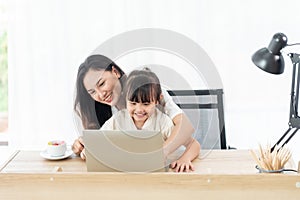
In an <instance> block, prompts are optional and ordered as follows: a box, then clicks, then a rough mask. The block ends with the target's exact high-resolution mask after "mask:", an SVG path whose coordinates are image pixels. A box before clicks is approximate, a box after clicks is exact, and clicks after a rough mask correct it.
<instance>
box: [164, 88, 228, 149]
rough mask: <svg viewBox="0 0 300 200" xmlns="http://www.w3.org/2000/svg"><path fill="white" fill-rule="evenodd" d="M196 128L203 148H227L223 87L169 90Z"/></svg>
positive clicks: (197, 136)
mask: <svg viewBox="0 0 300 200" xmlns="http://www.w3.org/2000/svg"><path fill="white" fill-rule="evenodd" d="M168 93H169V94H170V96H171V97H172V98H173V100H174V102H175V103H176V104H177V105H178V106H179V107H180V108H181V109H182V110H183V111H184V112H185V114H186V115H187V117H188V118H189V119H190V120H191V122H192V124H193V125H194V128H195V133H194V137H195V138H196V139H197V140H198V141H199V142H200V144H201V148H202V149H227V144H226V135H225V122H224V107H223V89H211V90H168Z"/></svg>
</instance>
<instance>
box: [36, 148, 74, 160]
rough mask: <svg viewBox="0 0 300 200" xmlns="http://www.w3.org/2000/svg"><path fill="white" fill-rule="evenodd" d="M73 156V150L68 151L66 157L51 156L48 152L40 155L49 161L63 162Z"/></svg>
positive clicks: (45, 151)
mask: <svg viewBox="0 0 300 200" xmlns="http://www.w3.org/2000/svg"><path fill="white" fill-rule="evenodd" d="M72 154H73V151H72V150H71V149H68V150H67V151H66V153H65V155H62V156H51V155H50V154H48V153H47V150H44V151H42V152H41V153H40V155H41V156H42V157H43V158H46V159H48V160H62V159H66V158H68V157H70V156H71V155H72Z"/></svg>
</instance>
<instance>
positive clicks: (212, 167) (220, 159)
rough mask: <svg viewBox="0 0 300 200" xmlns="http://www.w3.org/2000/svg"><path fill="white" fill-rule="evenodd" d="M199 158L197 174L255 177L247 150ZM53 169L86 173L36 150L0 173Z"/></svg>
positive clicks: (75, 163) (78, 164)
mask: <svg viewBox="0 0 300 200" xmlns="http://www.w3.org/2000/svg"><path fill="white" fill-rule="evenodd" d="M200 157H201V158H197V159H196V160H194V162H193V164H194V165H195V169H196V170H195V171H194V173H197V174H255V173H257V170H256V169H255V168H254V166H255V162H254V160H253V159H252V158H251V155H250V152H249V151H248V150H239V151H235V150H230V151H228V150H226V151H224V150H213V151H204V150H203V151H202V153H201V156H200ZM56 167H60V168H61V169H62V172H86V171H87V170H86V165H85V162H84V161H82V160H81V159H80V158H79V157H76V156H74V155H73V156H71V157H70V158H68V159H65V160H59V161H49V160H46V159H44V158H42V157H41V156H40V155H39V152H37V151H17V152H16V153H15V155H14V156H13V157H12V159H11V160H10V161H9V162H7V163H6V165H5V166H4V167H3V169H2V170H1V169H0V171H1V172H6V173H51V172H52V171H53V170H54V169H55V168H56Z"/></svg>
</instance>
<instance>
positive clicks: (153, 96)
mask: <svg viewBox="0 0 300 200" xmlns="http://www.w3.org/2000/svg"><path fill="white" fill-rule="evenodd" d="M125 93H126V99H127V100H128V101H132V102H139V103H140V102H152V101H157V102H158V103H159V104H162V102H161V94H162V91H161V86H160V82H159V79H158V77H157V76H156V74H155V73H153V72H151V71H150V70H149V69H148V68H144V69H143V70H134V71H132V72H131V73H130V74H129V75H128V77H127V82H126V87H125Z"/></svg>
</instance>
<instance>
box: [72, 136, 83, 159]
mask: <svg viewBox="0 0 300 200" xmlns="http://www.w3.org/2000/svg"><path fill="white" fill-rule="evenodd" d="M83 149H84V144H83V140H82V137H79V138H78V139H76V140H75V141H74V143H73V145H72V151H73V152H74V153H75V154H76V155H80V154H81V152H82V150H83Z"/></svg>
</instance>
